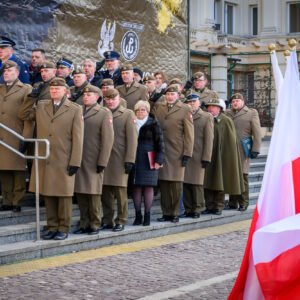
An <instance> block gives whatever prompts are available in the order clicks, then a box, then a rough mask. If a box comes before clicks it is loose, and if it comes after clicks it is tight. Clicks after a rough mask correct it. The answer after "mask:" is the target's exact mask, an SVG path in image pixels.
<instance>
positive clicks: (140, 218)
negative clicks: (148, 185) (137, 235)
mask: <svg viewBox="0 0 300 300" xmlns="http://www.w3.org/2000/svg"><path fill="white" fill-rule="evenodd" d="M142 224H143V215H142V212H141V211H140V210H137V211H136V212H135V219H134V221H133V224H132V225H134V226H137V225H142Z"/></svg>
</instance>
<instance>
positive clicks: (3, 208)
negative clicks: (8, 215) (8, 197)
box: [0, 205, 13, 211]
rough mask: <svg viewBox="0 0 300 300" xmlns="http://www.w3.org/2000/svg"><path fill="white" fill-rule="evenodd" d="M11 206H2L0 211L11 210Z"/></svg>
mask: <svg viewBox="0 0 300 300" xmlns="http://www.w3.org/2000/svg"><path fill="white" fill-rule="evenodd" d="M12 209H13V206H12V205H2V206H1V207H0V211H8V210H12Z"/></svg>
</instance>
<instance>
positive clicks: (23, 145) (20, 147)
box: [19, 141, 29, 154]
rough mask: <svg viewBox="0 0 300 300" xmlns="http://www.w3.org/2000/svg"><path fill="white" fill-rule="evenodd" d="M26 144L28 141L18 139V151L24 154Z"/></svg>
mask: <svg viewBox="0 0 300 300" xmlns="http://www.w3.org/2000/svg"><path fill="white" fill-rule="evenodd" d="M28 144H29V143H28V142H24V141H20V145H19V152H21V153H23V154H24V153H25V152H26V150H27V147H28Z"/></svg>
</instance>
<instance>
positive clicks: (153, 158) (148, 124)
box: [133, 100, 164, 226]
mask: <svg viewBox="0 0 300 300" xmlns="http://www.w3.org/2000/svg"><path fill="white" fill-rule="evenodd" d="M134 112H135V114H136V117H137V120H136V126H137V130H138V132H139V135H138V146H137V153H136V161H135V168H134V177H133V202H134V207H135V212H136V217H135V220H134V222H133V225H141V224H142V223H143V225H144V226H148V225H150V210H151V206H152V203H153V197H154V188H153V187H155V186H157V180H158V170H159V169H160V168H161V167H162V164H163V161H164V142H163V135H162V130H161V127H160V125H159V123H158V121H157V120H156V119H155V117H154V116H153V115H152V114H150V113H149V112H150V104H149V102H148V101H142V100H141V101H138V102H137V103H136V105H135V106H134ZM150 165H151V166H150ZM142 198H144V207H145V215H144V222H143V216H142V212H141V205H142Z"/></svg>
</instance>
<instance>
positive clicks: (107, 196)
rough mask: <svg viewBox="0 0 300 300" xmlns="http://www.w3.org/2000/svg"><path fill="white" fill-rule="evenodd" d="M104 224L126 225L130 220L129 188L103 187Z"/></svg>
mask: <svg viewBox="0 0 300 300" xmlns="http://www.w3.org/2000/svg"><path fill="white" fill-rule="evenodd" d="M115 199H117V208H118V211H117V217H116V218H115V219H114V215H115ZM101 202H102V209H103V218H102V224H107V225H109V226H114V224H120V225H125V224H126V222H127V219H128V199H127V187H123V186H112V185H103V189H102V196H101Z"/></svg>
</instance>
